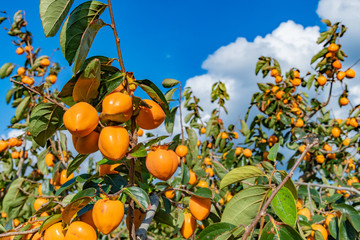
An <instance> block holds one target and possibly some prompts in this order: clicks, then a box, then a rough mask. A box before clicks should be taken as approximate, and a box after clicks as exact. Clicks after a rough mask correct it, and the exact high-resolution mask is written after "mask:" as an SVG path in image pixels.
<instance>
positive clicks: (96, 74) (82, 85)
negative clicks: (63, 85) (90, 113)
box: [72, 58, 101, 102]
mask: <svg viewBox="0 0 360 240" xmlns="http://www.w3.org/2000/svg"><path fill="white" fill-rule="evenodd" d="M100 72H101V70H100V60H99V59H97V58H95V59H93V60H92V61H91V62H90V63H89V64H88V65H87V66H86V68H85V70H84V71H83V72H82V73H81V75H80V77H79V78H78V79H77V81H76V83H75V85H74V89H73V92H72V97H73V99H74V101H75V102H90V101H91V100H92V99H95V98H96V97H97V96H98V88H99V86H100Z"/></svg>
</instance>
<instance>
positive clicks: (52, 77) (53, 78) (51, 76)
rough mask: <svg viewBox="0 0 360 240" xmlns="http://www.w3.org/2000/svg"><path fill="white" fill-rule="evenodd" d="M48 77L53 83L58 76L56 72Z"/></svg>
mask: <svg viewBox="0 0 360 240" xmlns="http://www.w3.org/2000/svg"><path fill="white" fill-rule="evenodd" d="M48 78H49V80H50V82H51V83H52V84H54V83H56V80H57V76H56V75H55V74H50V75H49V76H48Z"/></svg>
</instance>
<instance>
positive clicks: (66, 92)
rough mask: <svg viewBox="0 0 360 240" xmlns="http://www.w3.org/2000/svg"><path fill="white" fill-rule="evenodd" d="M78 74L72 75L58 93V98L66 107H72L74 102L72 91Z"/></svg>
mask: <svg viewBox="0 0 360 240" xmlns="http://www.w3.org/2000/svg"><path fill="white" fill-rule="evenodd" d="M79 76H80V74H77V75H74V76H72V77H71V78H70V80H69V81H67V83H65V85H64V86H63V88H62V89H61V91H60V93H59V95H58V96H59V97H60V98H61V100H62V101H63V102H64V103H65V104H66V105H68V106H73V105H74V104H75V101H74V99H73V96H72V95H73V90H74V86H75V84H76V81H77V79H78V78H79Z"/></svg>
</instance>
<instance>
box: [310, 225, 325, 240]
mask: <svg viewBox="0 0 360 240" xmlns="http://www.w3.org/2000/svg"><path fill="white" fill-rule="evenodd" d="M311 228H312V230H313V231H311V236H312V237H314V236H315V231H319V232H320V233H321V235H322V237H323V239H324V240H327V239H328V232H327V230H326V229H325V228H324V226H323V225H320V224H312V225H311Z"/></svg>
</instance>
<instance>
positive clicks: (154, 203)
mask: <svg viewBox="0 0 360 240" xmlns="http://www.w3.org/2000/svg"><path fill="white" fill-rule="evenodd" d="M150 204H151V207H150V210H148V211H147V212H146V214H145V218H144V220H143V221H142V222H141V224H140V226H139V228H138V229H137V230H136V239H137V240H146V239H147V236H146V232H147V230H148V228H149V226H150V223H151V221H152V219H153V218H154V216H155V212H156V210H157V208H158V206H159V197H158V196H157V194H151V195H150Z"/></svg>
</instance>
